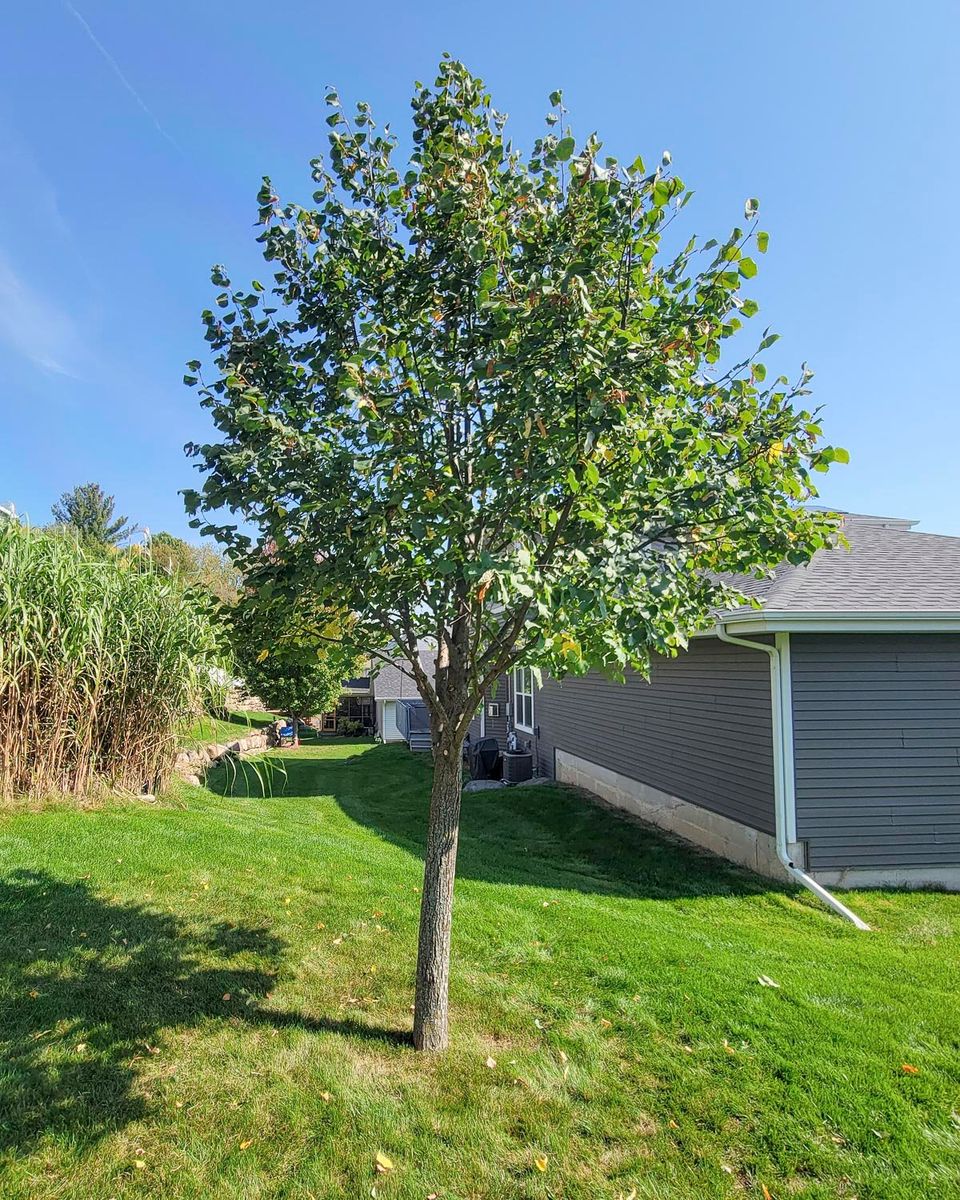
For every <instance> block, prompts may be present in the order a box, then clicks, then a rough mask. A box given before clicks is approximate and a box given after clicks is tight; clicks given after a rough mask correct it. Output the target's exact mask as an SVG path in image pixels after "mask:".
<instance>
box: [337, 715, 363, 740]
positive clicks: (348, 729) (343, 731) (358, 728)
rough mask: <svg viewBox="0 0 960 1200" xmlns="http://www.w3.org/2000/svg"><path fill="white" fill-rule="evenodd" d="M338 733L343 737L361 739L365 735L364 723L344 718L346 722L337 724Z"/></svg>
mask: <svg viewBox="0 0 960 1200" xmlns="http://www.w3.org/2000/svg"><path fill="white" fill-rule="evenodd" d="M337 733H338V734H339V735H340V736H341V737H360V735H361V734H362V733H363V722H362V721H351V720H349V719H347V718H344V720H342V721H338V722H337Z"/></svg>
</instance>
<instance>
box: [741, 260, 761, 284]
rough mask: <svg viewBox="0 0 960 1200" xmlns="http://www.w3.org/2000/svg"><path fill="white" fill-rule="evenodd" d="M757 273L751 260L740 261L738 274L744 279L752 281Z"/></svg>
mask: <svg viewBox="0 0 960 1200" xmlns="http://www.w3.org/2000/svg"><path fill="white" fill-rule="evenodd" d="M756 273H757V264H756V263H755V262H754V261H753V259H752V258H741V259H740V274H741V275H742V276H743V277H744V279H752V278H753V277H754V275H756Z"/></svg>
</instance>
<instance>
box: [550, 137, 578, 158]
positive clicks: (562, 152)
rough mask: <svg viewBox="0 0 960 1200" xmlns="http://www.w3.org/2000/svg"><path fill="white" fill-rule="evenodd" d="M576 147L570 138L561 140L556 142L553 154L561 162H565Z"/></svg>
mask: <svg viewBox="0 0 960 1200" xmlns="http://www.w3.org/2000/svg"><path fill="white" fill-rule="evenodd" d="M576 145H577V143H576V142H575V141H574V139H573V138H572V137H565V138H561V139H560V141H559V142H557V148H556V150H554V154H555V155H556V156H557V158H559V159H560V161H561V162H566V161H567V159H568V158H569V157H570V155H571V154H573V152H574V150H575V149H576Z"/></svg>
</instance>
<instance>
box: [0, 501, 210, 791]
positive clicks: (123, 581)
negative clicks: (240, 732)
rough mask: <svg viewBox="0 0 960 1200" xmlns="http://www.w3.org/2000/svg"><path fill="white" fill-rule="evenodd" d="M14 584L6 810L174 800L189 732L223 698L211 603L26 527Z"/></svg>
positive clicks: (120, 558)
mask: <svg viewBox="0 0 960 1200" xmlns="http://www.w3.org/2000/svg"><path fill="white" fill-rule="evenodd" d="M0 583H2V587H0V802H2V801H3V800H10V799H14V798H16V797H18V796H20V795H22V794H23V793H29V794H30V795H31V796H32V797H33V798H34V799H40V800H42V799H44V798H45V797H48V796H51V795H58V794H64V793H72V794H75V795H78V796H88V795H89V794H90V793H91V792H97V791H99V790H113V789H120V790H125V791H128V792H133V793H134V794H137V793H143V792H155V791H158V790H160V789H161V788H163V787H165V786H166V784H167V782H168V780H169V778H170V775H171V773H172V770H173V765H174V760H175V758H176V753H177V738H176V734H177V730H178V729H180V728H181V727H182V726H183V724H184V723H185V722H186V721H188V720H189V719H190V718H191V716H192V715H193V714H195V713H197V712H200V711H202V709H203V706H204V703H205V702H207V701H209V700H211V699H212V698H213V696H212V693H215V692H220V691H222V688H219V687H217V686H216V685H215V684H214V682H213V681H214V679H215V678H217V677H218V672H217V671H214V670H212V668H216V667H219V666H220V657H221V656H220V652H219V650H218V648H217V640H218V639H217V634H216V629H215V626H214V619H213V615H212V613H211V612H210V611H209V604H208V603H207V601H206V600H204V599H203V598H201V596H200V595H199V594H198V593H197V592H195V591H193V590H192V589H190V588H189V587H188V586H187V585H186V584H184V583H183V582H182V581H181V580H179V579H177V578H174V577H171V576H169V575H167V574H166V573H164V572H163V571H161V570H157V569H155V568H154V566H153V564H152V562H151V560H150V559H149V556H142V555H138V554H134V553H133V552H131V553H130V554H122V555H116V554H109V553H106V552H104V553H96V552H93V551H90V550H89V549H84V548H83V547H81V546H79V545H77V544H76V543H75V542H74V541H73V540H71V539H70V538H68V537H66V536H59V535H54V534H50V533H44V532H43V531H41V530H34V529H29V528H27V527H25V526H21V525H20V524H18V523H17V522H16V521H0ZM221 673H222V672H221Z"/></svg>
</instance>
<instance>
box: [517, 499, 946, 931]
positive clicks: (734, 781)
mask: <svg viewBox="0 0 960 1200" xmlns="http://www.w3.org/2000/svg"><path fill="white" fill-rule="evenodd" d="M913 524H914V523H913V522H910V521H903V520H897V519H888V518H880V517H868V516H862V515H858V514H853V513H848V514H844V515H843V531H844V534H845V535H846V537H847V539H848V540H849V543H850V547H849V549H845V548H836V549H833V550H829V551H820V552H819V553H817V554H816V555H815V556H814V558H813V560H812V561H811V562H810V563H809V564H808V565H807V566H804V567H794V566H784V567H782V568H780V569H779V570H778V571H777V572H776V574H775V576H774V577H773V578H772V579H767V580H763V581H755V580H750V581H747V582H746V583H745V584H744V585H743V590H744V591H749V592H752V593H754V594H756V596H757V597H758V599H760V600H761V602H762V608H761V609H760V610H757V609H755V608H748V607H745V608H740V609H737V610H735V611H733V612H729V613H726V614H722V615H721V617H720V619H719V620H718V624H717V626H716V627H715V629H714V630H713V631H712V632H711V633H710V634H709V635H707V636H703V637H698V638H696V639H694V640H693V642H692V643H691V645H690V648H689V650H688V651H687V652H685V653H683V654H681V655H679V656H678V657H676V658H658V659H657V660H656V661H655V662H654V663H653V664H652V670H651V676H650V681H649V682H647V681H646V680H644V679H643V678H642V677H641V676H640V675H638V674H636V673H630V674H629V675H628V677H627V680H626V682H625V683H624V684H617V683H613V682H611V681H610V680H608V679H606V678H605V677H603V676H601V675H599V674H597V673H593V672H592V673H590V674H589V675H586V676H584V677H582V678H568V679H565V680H562V681H555V680H545V681H544V686H543V688H542V689H540V690H536V689H534V687H533V683H532V681H531V678H530V672H529V671H526V670H518V671H517V672H515V673H514V674H513V676H512V677H511V680H510V687H509V697H508V700H509V720H510V723H511V725H512V727H513V728H514V729H516V731H517V734H518V737H519V738H520V739H521V740H522V741H526V742H527V743H529V745H530V747H531V748H532V749H533V751H534V754H535V761H536V762H537V763H538V766H539V770H540V772H541V773H543V774H545V775H547V776H549V777H552V778H556V779H558V780H561V781H565V782H570V783H574V784H578V785H580V786H582V787H584V788H587V789H588V790H590V791H592V792H595V793H597V794H598V795H600V796H601V797H603V798H605V799H606V800H607V801H609V802H610V803H612V804H614V805H617V806H618V807H621V808H624V809H628V810H630V811H631V812H634V813H636V814H638V815H640V816H642V817H644V818H646V819H647V820H649V821H652V822H654V823H655V824H657V825H659V826H661V827H663V828H665V829H669V830H673V831H674V832H676V833H678V834H680V835H682V836H683V837H685V838H688V839H689V840H691V841H694V842H697V843H699V844H701V845H703V846H706V847H708V848H709V849H711V850H713V851H715V852H716V853H718V854H722V855H725V856H726V857H727V858H729V859H732V860H733V861H734V862H738V863H742V864H745V865H747V866H749V867H752V868H753V869H754V870H757V871H760V872H761V873H764V874H767V875H770V876H773V877H783V876H785V875H791V874H792V875H793V876H794V877H800V876H801V875H802V874H803V870H805V871H806V872H808V875H806V876H804V877H803V881H804V882H805V883H806V884H807V886H813V887H814V889H815V890H816V886H817V885H816V883H814V882H812V881H811V879H810V877H811V876H812V880H813V881H817V882H818V883H819V884H822V885H824V886H849V887H853V886H867V887H869V886H874V885H906V886H922V885H933V886H942V887H949V888H960V538H951V537H940V536H936V535H932V534H926V533H915V532H912V531H911V529H912V525H913ZM800 869H802V870H800ZM834 903H836V902H834ZM848 915H849V914H848Z"/></svg>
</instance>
